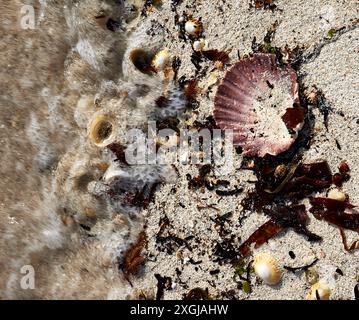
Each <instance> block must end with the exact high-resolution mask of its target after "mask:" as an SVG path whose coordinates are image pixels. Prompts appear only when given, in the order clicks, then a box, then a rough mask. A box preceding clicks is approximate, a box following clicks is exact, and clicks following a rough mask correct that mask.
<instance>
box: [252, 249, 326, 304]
mask: <svg viewBox="0 0 359 320" xmlns="http://www.w3.org/2000/svg"><path fill="white" fill-rule="evenodd" d="M253 268H254V272H255V273H256V275H257V277H258V278H260V279H261V280H262V281H263V282H264V283H265V284H267V285H269V286H276V285H279V284H280V282H281V279H282V274H283V268H282V267H281V266H280V264H279V262H278V260H277V259H275V258H274V257H273V255H272V254H271V253H269V252H261V253H259V254H257V255H256V256H255V257H254V262H253ZM330 295H331V289H330V286H329V285H328V284H327V283H326V281H325V280H319V281H317V282H315V283H314V284H313V285H312V286H311V288H310V290H309V292H308V294H307V297H306V298H307V299H308V300H329V298H330Z"/></svg>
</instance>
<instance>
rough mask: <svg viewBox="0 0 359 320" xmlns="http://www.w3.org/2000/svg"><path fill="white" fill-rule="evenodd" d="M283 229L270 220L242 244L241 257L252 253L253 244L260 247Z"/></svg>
mask: <svg viewBox="0 0 359 320" xmlns="http://www.w3.org/2000/svg"><path fill="white" fill-rule="evenodd" d="M281 231H283V227H281V226H279V225H277V224H276V223H275V222H273V221H272V220H268V221H267V222H266V223H264V224H263V225H261V226H260V227H259V228H258V229H257V230H256V231H254V232H253V233H252V234H251V235H250V236H249V238H248V239H247V240H246V241H245V242H243V243H242V244H241V245H240V247H239V252H240V254H241V257H242V258H244V257H246V256H248V255H249V254H250V251H251V246H252V244H254V248H259V247H260V246H261V245H262V244H264V243H266V242H267V241H268V240H269V239H270V238H272V237H274V236H276V235H277V234H279V233H280V232H281Z"/></svg>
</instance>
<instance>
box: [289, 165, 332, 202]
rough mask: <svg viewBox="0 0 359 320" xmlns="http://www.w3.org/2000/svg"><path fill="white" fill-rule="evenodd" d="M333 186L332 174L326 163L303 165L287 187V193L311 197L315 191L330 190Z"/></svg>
mask: <svg viewBox="0 0 359 320" xmlns="http://www.w3.org/2000/svg"><path fill="white" fill-rule="evenodd" d="M331 184H332V173H331V171H330V168H329V166H328V163H327V162H326V161H320V162H314V163H309V164H301V165H299V166H298V168H297V170H296V171H295V173H294V176H293V178H292V179H291V180H290V181H289V182H288V183H287V184H286V185H285V188H284V189H285V193H290V192H300V193H302V194H303V195H305V196H306V195H309V194H310V193H311V192H313V191H317V190H321V189H323V188H328V187H329V186H330V185H331Z"/></svg>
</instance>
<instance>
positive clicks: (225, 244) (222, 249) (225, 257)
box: [213, 235, 239, 262]
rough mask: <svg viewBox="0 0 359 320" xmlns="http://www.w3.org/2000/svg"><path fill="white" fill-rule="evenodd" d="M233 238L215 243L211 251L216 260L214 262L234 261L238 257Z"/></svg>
mask: <svg viewBox="0 0 359 320" xmlns="http://www.w3.org/2000/svg"><path fill="white" fill-rule="evenodd" d="M234 239H235V236H234V235H232V236H230V237H227V238H225V239H224V240H223V241H221V242H217V243H216V245H215V246H214V249H213V255H214V256H216V258H215V259H214V260H213V261H214V262H223V261H229V262H231V261H234V260H236V259H237V258H238V257H239V253H238V249H237V247H236V246H235V244H234Z"/></svg>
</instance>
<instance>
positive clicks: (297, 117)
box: [282, 107, 306, 129]
mask: <svg viewBox="0 0 359 320" xmlns="http://www.w3.org/2000/svg"><path fill="white" fill-rule="evenodd" d="M305 113H306V110H305V109H304V108H302V107H296V108H288V109H287V110H286V112H285V114H284V115H283V116H282V119H283V122H284V123H285V125H286V127H287V128H288V129H294V128H296V127H297V126H298V125H299V124H300V123H303V121H304V118H305Z"/></svg>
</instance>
